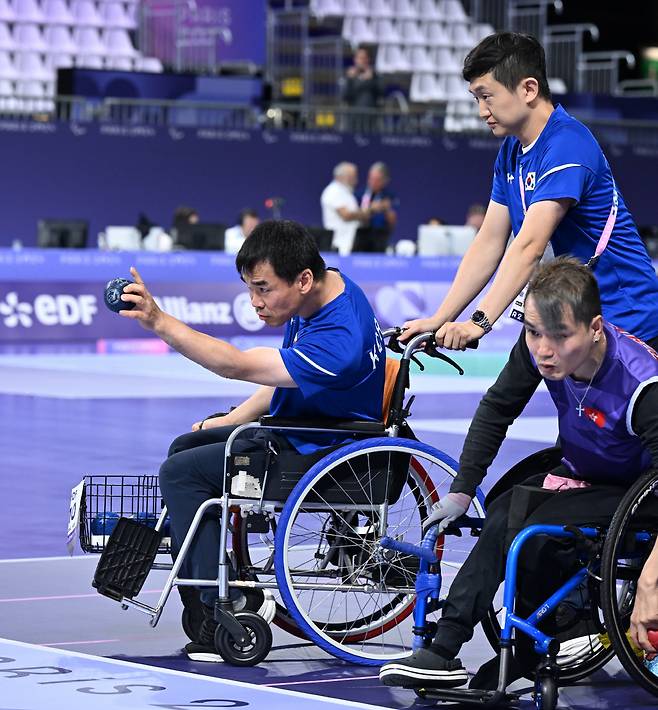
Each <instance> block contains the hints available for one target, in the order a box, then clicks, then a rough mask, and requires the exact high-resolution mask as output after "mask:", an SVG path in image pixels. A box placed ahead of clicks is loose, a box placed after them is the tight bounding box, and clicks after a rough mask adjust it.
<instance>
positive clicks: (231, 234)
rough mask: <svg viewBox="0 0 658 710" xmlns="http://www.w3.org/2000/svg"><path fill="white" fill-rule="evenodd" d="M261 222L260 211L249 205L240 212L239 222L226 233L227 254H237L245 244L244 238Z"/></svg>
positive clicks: (225, 249) (225, 246) (225, 248)
mask: <svg viewBox="0 0 658 710" xmlns="http://www.w3.org/2000/svg"><path fill="white" fill-rule="evenodd" d="M259 223H260V218H259V217H258V212H256V210H252V209H250V208H248V207H246V208H245V209H243V210H242V211H241V212H240V215H239V217H238V223H237V224H236V225H235V226H234V227H230V228H229V229H227V230H226V233H225V234H224V251H225V252H226V253H227V254H237V253H238V252H239V251H240V248H241V247H242V245H243V244H244V240H245V239H246V238H247V237H248V236H249V235H250V234H251V233H252V232H253V230H254V228H255V227H257V226H258V224H259Z"/></svg>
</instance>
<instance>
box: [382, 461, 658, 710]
mask: <svg viewBox="0 0 658 710" xmlns="http://www.w3.org/2000/svg"><path fill="white" fill-rule="evenodd" d="M558 455H559V449H557V448H555V449H548V450H545V451H542V452H538V453H537V454H535V455H533V457H529V459H528V460H525V461H524V462H521V464H519V465H517V467H515V468H514V469H512V470H511V471H510V472H509V474H508V476H507V477H504V478H503V479H501V481H499V483H498V484H497V486H496V487H494V489H492V491H491V492H490V494H489V496H487V499H486V501H485V502H489V500H490V498H491V497H495V495H496V494H497V493H499V492H502V490H503V489H505V488H507V487H509V486H511V485H514V484H515V483H519V482H520V480H521V478H522V477H523V475H525V476H527V466H528V464H530V465H533V464H535V465H537V464H539V465H540V467H542V468H544V467H545V466H546V465H547V464H549V465H552V464H554V463H556V461H557V460H558V458H557V457H558ZM524 470H525V474H523V472H524ZM544 470H546V469H545V468H544ZM496 489H497V490H496ZM481 524H482V521H481V520H480V519H474V518H469V517H468V516H466V515H464V516H462V517H461V518H459V519H458V520H456V521H454V522H453V523H451V524H450V526H449V527H448V528H447V529H446V530H445V531H444V534H450V533H451V532H453V533H454V532H455V530H457V529H462V530H463V529H474V528H478V527H480V526H481ZM537 535H548V536H550V537H551V538H554V539H567V540H572V541H573V542H574V543H575V549H576V551H577V552H578V556H579V558H580V560H581V566H580V568H579V569H578V570H576V571H575V572H574V573H573V574H572V575H571V577H570V578H569V579H567V580H566V581H565V582H564V583H563V584H562V585H561V586H560V588H559V589H557V590H556V591H555V592H554V593H553V594H552V595H551V596H550V597H549V598H548V599H546V601H544V602H543V603H542V604H541V605H540V606H539V607H538V608H537V609H536V610H535V611H534V612H533V613H531V614H530V615H529V616H528V617H527V618H521V617H520V616H518V615H517V614H515V613H514V601H515V593H516V587H517V578H518V570H517V567H518V558H519V553H520V551H521V548H522V547H523V545H524V544H525V543H526V542H527V541H528V540H529V539H530V538H532V537H535V536H537ZM437 536H438V532H437V527H436V526H435V527H433V528H432V529H430V530H429V531H428V532H427V533H426V535H425V537H424V538H423V540H422V542H421V543H420V545H414V544H409V543H407V542H404V541H398V540H394V539H388V538H384V539H382V540H381V542H380V544H381V546H382V547H383V548H385V549H390V550H395V551H396V552H398V553H399V554H403V553H404V554H408V555H414V556H416V557H417V558H418V559H419V573H418V576H417V579H416V593H417V602H416V606H415V609H414V627H413V633H414V641H413V647H414V649H417V648H422V647H427V646H429V645H430V644H431V641H432V639H433V637H434V634H435V632H436V626H435V624H434V623H433V622H432V621H431V620H429V619H428V615H427V612H428V610H432V609H433V608H435V607H436V606H437V604H439V605H440V598H441V597H440V593H441V591H442V572H443V570H442V565H441V559H440V557H439V556H438V555H437V554H436V549H435V545H436V540H437ZM657 537H658V471H650V472H649V473H647V474H645V475H643V476H642V477H640V478H639V479H638V480H637V481H636V482H635V483H634V484H633V486H632V487H631V488H630V490H629V491H628V492H627V493H626V495H625V496H624V498H623V499H622V501H621V502H620V504H619V506H618V508H617V511H616V513H615V515H614V516H613V518H612V520H611V523H610V525H609V526H607V528H606V529H600V528H590V527H575V526H561V525H531V526H528V527H526V528H524V529H523V530H521V531H520V532H519V533H518V534H517V535H516V537H515V538H514V540H513V542H512V544H511V546H510V549H509V552H508V556H507V561H506V568H505V581H504V588H503V606H502V615H501V617H500V622H499V616H497V615H496V612H495V610H494V609H493V608H492V609H490V611H489V615H488V616H487V618H486V619H485V620H484V621H483V626H484V629H485V632H486V635H487V638H488V639H489V641H490V642H491V644H492V646H493V647H494V648H499V650H500V656H501V662H500V670H499V676H498V684H497V687H496V689H495V690H491V691H488V690H475V689H469V690H466V689H459V688H457V689H449V688H440V689H439V688H431V687H427V688H416V689H415V692H416V694H417V695H418V696H419V697H421V698H423V699H434V700H439V701H445V702H450V703H455V702H457V703H460V704H464V705H471V704H472V705H477V706H479V707H494V706H498V705H501V704H506V703H513V702H516V701H518V700H519V698H520V697H521V696H522V695H524V694H526V693H527V690H526V689H524V690H521V691H518V692H510V691H509V690H508V688H507V686H508V680H509V677H510V675H509V671H510V663H511V654H512V648H513V643H514V642H513V640H512V635H513V634H512V632H513V631H516V633H523V634H525V635H527V636H529V637H530V638H531V639H532V640H534V650H535V651H536V653H537V654H538V663H537V666H536V669H535V673H534V677H530V676H528V677H529V678H530V679H531V680H532V681H533V688H532V692H533V697H534V702H535V707H536V708H537V709H538V710H554V709H555V707H556V706H557V700H558V688H559V686H561V685H568V684H570V683H574V682H576V681H578V680H581V679H583V678H585V677H587V676H588V675H590V674H592V673H594V672H595V671H596V670H598V669H600V668H602V667H603V666H604V665H605V664H606V663H607V662H608V661H609V660H610V659H611V658H612V657H613V656H614V655H615V654H616V655H617V657H618V658H619V660H620V662H621V664H622V666H623V667H624V669H625V670H626V671H627V672H628V674H629V675H630V677H631V678H632V679H633V680H635V681H636V682H637V683H638V684H639V685H640V686H641V687H643V688H644V689H645V690H647V691H648V692H649V693H651V694H653V695H656V696H658V676H656V675H655V674H654V673H653V672H652V671H651V670H649V668H648V667H647V665H646V664H645V663H644V655H645V654H644V652H643V651H641V650H640V649H638V648H637V647H635V646H634V644H633V643H632V641H631V639H630V637H629V634H628V629H629V625H630V615H631V611H632V608H633V602H634V599H635V591H636V588H637V581H638V578H639V575H640V572H641V569H642V567H643V565H644V562H645V560H646V558H647V556H648V554H649V553H650V552H651V550H652V548H653V545H654V544H655V542H656V539H657ZM584 584H586V585H587V588H588V592H589V594H588V603H587V606H588V614H589V619H590V622H591V626H592V628H593V629H596V630H597V638H593V636H591V637H589V638H590V639H592V641H590V643H589V644H587V643H585V644H584V645H583V644H582V643H581V649H580V653H577V654H574V655H573V656H572V657H571V658H570V659H569V660H568V661H565V660H564V659H563V660H562V662H561V661H560V659H559V656H558V653H559V650H560V643H559V642H558V641H557V639H556V638H553V637H551V636H549V635H548V634H546V633H544V632H542V631H541V630H540V629H539V628H538V626H539V625H540V623H541V621H542V619H543V618H545V617H546V616H548V615H550V614H552V613H554V612H555V610H556V609H557V608H558V607H559V605H560V603H561V602H562V601H564V600H565V599H566V598H568V597H569V596H570V595H572V594H573V592H574V590H576V589H578V588H579V587H582V586H583V585H584Z"/></svg>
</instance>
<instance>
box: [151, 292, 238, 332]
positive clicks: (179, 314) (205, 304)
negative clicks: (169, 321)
mask: <svg viewBox="0 0 658 710" xmlns="http://www.w3.org/2000/svg"><path fill="white" fill-rule="evenodd" d="M154 300H155V302H156V303H157V304H158V306H159V307H160V308H161V309H162V310H163V311H165V313H169V315H170V316H173V317H174V318H178V320H182V321H183V323H191V324H194V325H230V324H231V323H233V316H232V315H231V304H230V303H226V302H225V301H188V299H187V298H186V297H185V296H162V297H157V296H155V297H154Z"/></svg>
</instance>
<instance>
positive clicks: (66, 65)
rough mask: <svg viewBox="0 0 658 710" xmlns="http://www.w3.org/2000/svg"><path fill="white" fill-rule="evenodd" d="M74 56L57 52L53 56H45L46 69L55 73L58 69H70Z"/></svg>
mask: <svg viewBox="0 0 658 710" xmlns="http://www.w3.org/2000/svg"><path fill="white" fill-rule="evenodd" d="M73 57H74V54H67V53H65V52H61V53H60V52H57V53H53V54H47V55H46V62H45V64H46V67H47V68H48V69H52V70H53V71H57V70H58V69H70V68H71V67H72V66H73V64H74V61H73Z"/></svg>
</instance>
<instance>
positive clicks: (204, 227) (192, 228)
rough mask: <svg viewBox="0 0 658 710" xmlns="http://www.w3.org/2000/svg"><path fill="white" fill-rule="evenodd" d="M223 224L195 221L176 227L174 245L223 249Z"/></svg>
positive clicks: (180, 247)
mask: <svg viewBox="0 0 658 710" xmlns="http://www.w3.org/2000/svg"><path fill="white" fill-rule="evenodd" d="M225 232H226V225H225V224H216V223H213V222H197V223H196V224H186V225H183V226H181V227H179V228H178V230H177V234H176V242H175V247H177V248H179V249H193V250H198V251H207V250H215V251H224V233H225Z"/></svg>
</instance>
